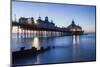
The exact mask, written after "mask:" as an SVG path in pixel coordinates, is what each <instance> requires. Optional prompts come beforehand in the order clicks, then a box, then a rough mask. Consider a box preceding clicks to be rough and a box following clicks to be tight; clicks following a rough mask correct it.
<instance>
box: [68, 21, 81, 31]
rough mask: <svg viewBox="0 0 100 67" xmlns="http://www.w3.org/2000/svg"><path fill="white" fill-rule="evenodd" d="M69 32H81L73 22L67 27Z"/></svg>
mask: <svg viewBox="0 0 100 67" xmlns="http://www.w3.org/2000/svg"><path fill="white" fill-rule="evenodd" d="M67 29H68V30H69V31H82V28H81V27H80V26H79V25H76V24H75V22H74V20H72V23H71V24H70V25H69V26H68V27H67Z"/></svg>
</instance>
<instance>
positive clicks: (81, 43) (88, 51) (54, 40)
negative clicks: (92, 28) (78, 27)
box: [11, 34, 96, 65]
mask: <svg viewBox="0 0 100 67" xmlns="http://www.w3.org/2000/svg"><path fill="white" fill-rule="evenodd" d="M14 36H15V35H14V34H13V38H12V45H11V47H12V48H11V49H12V51H13V52H14V51H19V50H20V48H21V47H23V46H24V47H25V49H30V48H32V46H35V47H37V49H39V48H40V46H43V47H47V46H53V45H54V46H56V48H53V49H51V50H48V51H46V52H44V53H40V54H39V55H37V56H36V57H34V56H30V57H26V58H22V59H16V60H15V61H14V62H13V63H14V64H17V65H27V64H44V63H61V62H75V61H94V60H95V59H96V44H95V43H96V42H95V34H88V35H81V36H62V37H34V38H28V39H18V40H17V39H16V38H15V37H14Z"/></svg>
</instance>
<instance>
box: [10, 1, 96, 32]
mask: <svg viewBox="0 0 100 67" xmlns="http://www.w3.org/2000/svg"><path fill="white" fill-rule="evenodd" d="M95 12H96V10H95V6H82V5H71V4H54V3H36V2H20V1H19V2H17V1H13V2H12V20H15V14H16V20H17V21H18V19H19V18H20V17H26V18H29V17H34V19H35V20H37V19H38V17H39V16H41V18H42V19H43V20H44V18H45V16H48V17H49V21H51V20H53V22H54V23H55V24H56V25H57V26H59V27H62V26H63V27H67V26H68V25H70V24H71V22H72V20H74V21H75V23H76V24H77V25H79V26H81V27H82V29H83V30H84V31H85V32H95V20H96V19H95Z"/></svg>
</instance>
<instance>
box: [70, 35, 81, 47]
mask: <svg viewBox="0 0 100 67" xmlns="http://www.w3.org/2000/svg"><path fill="white" fill-rule="evenodd" d="M72 39H73V45H76V44H79V36H76V35H73V37H72Z"/></svg>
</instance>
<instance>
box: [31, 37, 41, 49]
mask: <svg viewBox="0 0 100 67" xmlns="http://www.w3.org/2000/svg"><path fill="white" fill-rule="evenodd" d="M32 47H35V48H36V49H37V50H40V42H39V38H38V37H34V39H33V42H32Z"/></svg>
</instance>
